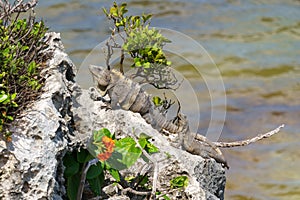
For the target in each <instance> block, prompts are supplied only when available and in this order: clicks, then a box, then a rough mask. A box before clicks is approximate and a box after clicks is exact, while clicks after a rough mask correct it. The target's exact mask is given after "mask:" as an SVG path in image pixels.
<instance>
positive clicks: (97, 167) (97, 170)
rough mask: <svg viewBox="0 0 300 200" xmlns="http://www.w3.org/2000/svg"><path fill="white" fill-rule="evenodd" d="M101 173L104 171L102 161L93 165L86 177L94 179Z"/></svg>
mask: <svg viewBox="0 0 300 200" xmlns="http://www.w3.org/2000/svg"><path fill="white" fill-rule="evenodd" d="M101 173H103V168H102V165H101V162H97V164H96V165H92V166H91V167H90V168H89V170H88V172H87V174H86V178H87V179H93V178H96V177H97V176H99V175H100V174H101Z"/></svg>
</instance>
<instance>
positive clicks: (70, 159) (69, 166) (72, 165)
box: [63, 153, 79, 177]
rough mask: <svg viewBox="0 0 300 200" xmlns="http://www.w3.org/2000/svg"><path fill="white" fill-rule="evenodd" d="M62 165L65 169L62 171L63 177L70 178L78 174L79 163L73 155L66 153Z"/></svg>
mask: <svg viewBox="0 0 300 200" xmlns="http://www.w3.org/2000/svg"><path fill="white" fill-rule="evenodd" d="M63 163H64V166H65V167H66V169H65V171H64V175H65V176H66V177H71V176H73V175H74V174H76V173H78V172H79V163H78V162H76V157H75V156H74V153H66V155H65V157H64V158H63Z"/></svg>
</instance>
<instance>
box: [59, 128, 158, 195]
mask: <svg viewBox="0 0 300 200" xmlns="http://www.w3.org/2000/svg"><path fill="white" fill-rule="evenodd" d="M148 140H149V137H147V136H146V135H145V134H141V137H140V138H139V139H138V142H139V145H140V146H141V147H142V148H143V149H144V150H145V151H146V152H148V153H149V154H152V153H156V152H158V149H157V147H155V146H154V145H153V144H151V143H150V142H149V141H148ZM140 157H141V158H143V159H145V158H144V157H143V156H142V149H140V148H139V147H137V145H136V142H135V140H134V139H133V138H131V137H125V138H122V139H118V140H116V139H115V138H114V135H113V134H111V133H110V131H109V130H108V129H106V128H103V129H101V130H99V131H94V132H93V135H92V137H91V140H90V142H89V144H88V150H85V149H81V150H80V151H79V152H75V151H74V152H69V153H67V154H66V155H65V157H64V159H63V162H64V165H65V167H66V169H65V172H64V176H65V177H66V179H67V195H68V197H69V198H70V199H72V200H73V199H76V197H77V191H78V188H79V183H80V179H81V178H80V177H81V175H82V173H83V170H84V169H85V166H86V164H87V163H88V162H89V161H91V160H92V159H94V158H98V159H99V162H97V165H92V166H91V167H90V168H89V169H88V171H87V176H86V179H87V181H88V183H89V185H90V188H91V190H92V191H93V192H94V194H95V195H100V193H101V188H102V186H103V183H104V174H105V172H109V173H110V174H111V175H112V177H113V178H114V179H115V181H116V182H117V183H120V180H121V177H120V173H119V171H120V170H122V169H127V168H129V167H130V166H132V165H133V164H134V163H135V162H136V161H137V159H138V158H140ZM124 180H126V178H125V179H124ZM127 181H128V182H131V181H132V179H130V178H129V179H128V178H127ZM145 181H148V179H147V178H146V177H144V178H143V179H142V180H141V181H140V182H139V184H140V185H141V186H143V185H145ZM120 184H121V183H120Z"/></svg>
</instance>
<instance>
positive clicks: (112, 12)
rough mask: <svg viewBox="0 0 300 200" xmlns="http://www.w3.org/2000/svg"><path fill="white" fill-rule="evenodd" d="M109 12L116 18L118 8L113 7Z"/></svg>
mask: <svg viewBox="0 0 300 200" xmlns="http://www.w3.org/2000/svg"><path fill="white" fill-rule="evenodd" d="M109 12H110V14H111V15H112V16H114V17H118V8H117V7H115V6H113V7H111V8H110V11H109Z"/></svg>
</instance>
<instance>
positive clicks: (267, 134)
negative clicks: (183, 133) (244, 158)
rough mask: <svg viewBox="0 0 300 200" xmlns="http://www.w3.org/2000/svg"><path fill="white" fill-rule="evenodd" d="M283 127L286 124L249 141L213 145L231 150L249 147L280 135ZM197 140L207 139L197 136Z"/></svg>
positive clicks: (215, 143)
mask: <svg viewBox="0 0 300 200" xmlns="http://www.w3.org/2000/svg"><path fill="white" fill-rule="evenodd" d="M283 127H284V124H282V125H280V126H279V127H277V128H276V129H274V130H272V131H269V132H267V133H264V134H259V135H257V136H255V137H253V138H250V139H247V140H241V141H235V142H213V144H214V145H215V146H217V147H221V148H231V147H239V146H246V145H249V144H251V143H254V142H257V141H259V140H262V139H264V138H268V137H271V136H272V135H274V134H276V133H278V132H279V131H280V129H281V128H283ZM195 138H196V139H197V140H200V141H203V138H205V137H204V136H202V135H199V134H197V135H196V137H195ZM205 139H206V138H205ZM206 140H207V139H206Z"/></svg>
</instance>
